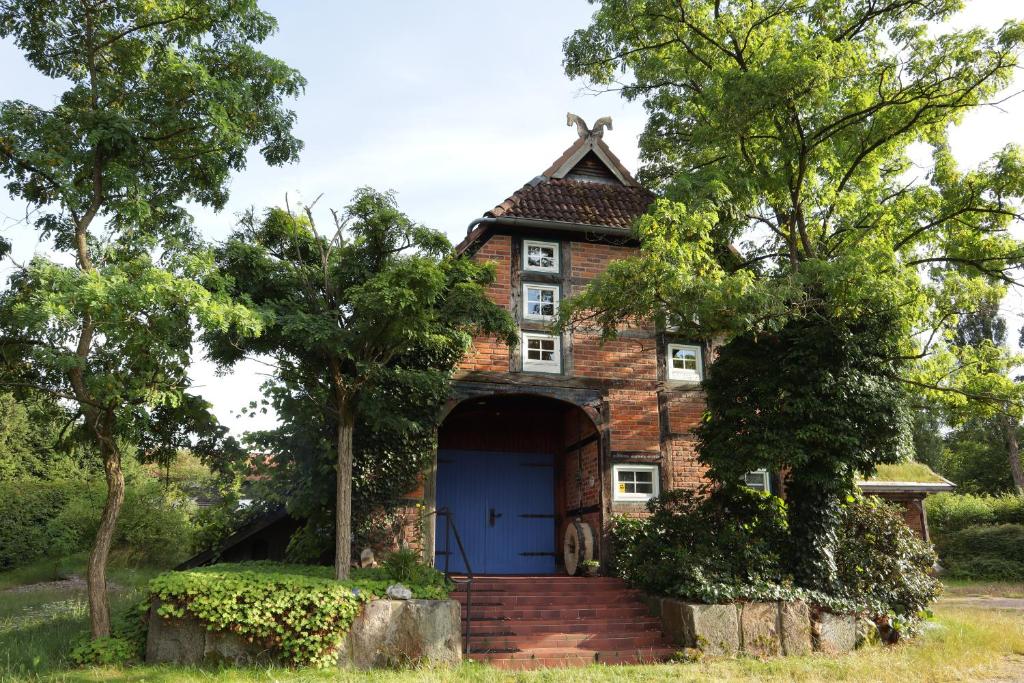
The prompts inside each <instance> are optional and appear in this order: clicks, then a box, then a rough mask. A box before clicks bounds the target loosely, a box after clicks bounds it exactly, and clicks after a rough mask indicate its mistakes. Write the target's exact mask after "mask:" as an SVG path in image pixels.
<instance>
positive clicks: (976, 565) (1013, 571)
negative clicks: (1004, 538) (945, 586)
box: [945, 555, 1024, 581]
mask: <svg viewBox="0 0 1024 683" xmlns="http://www.w3.org/2000/svg"><path fill="white" fill-rule="evenodd" d="M945 568H946V575H947V576H949V577H950V578H953V579H966V580H969V581H1024V560H1014V559H1009V558H1005V557H995V556H993V555H979V556H976V557H957V558H952V559H950V560H948V561H947V562H946V567H945Z"/></svg>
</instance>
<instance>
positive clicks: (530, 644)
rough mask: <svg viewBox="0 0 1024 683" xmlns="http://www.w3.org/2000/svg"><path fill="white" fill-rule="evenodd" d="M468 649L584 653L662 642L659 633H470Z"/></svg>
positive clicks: (658, 645)
mask: <svg viewBox="0 0 1024 683" xmlns="http://www.w3.org/2000/svg"><path fill="white" fill-rule="evenodd" d="M469 644H470V646H471V649H472V650H474V651H477V652H481V651H487V650H500V651H526V650H536V649H541V648H547V649H554V648H575V649H577V650H587V651H601V652H604V651H612V650H615V651H618V650H635V649H638V648H654V647H662V646H664V645H665V642H664V640H663V638H662V635H661V631H640V632H637V633H629V632H622V631H618V632H611V633H534V634H527V635H490V634H476V633H474V634H473V635H472V636H470V638H469Z"/></svg>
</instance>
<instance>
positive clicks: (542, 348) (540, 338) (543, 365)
mask: <svg viewBox="0 0 1024 683" xmlns="http://www.w3.org/2000/svg"><path fill="white" fill-rule="evenodd" d="M523 370H529V371H531V372H561V371H562V340H561V338H560V337H558V336H556V335H553V334H540V333H538V332H523Z"/></svg>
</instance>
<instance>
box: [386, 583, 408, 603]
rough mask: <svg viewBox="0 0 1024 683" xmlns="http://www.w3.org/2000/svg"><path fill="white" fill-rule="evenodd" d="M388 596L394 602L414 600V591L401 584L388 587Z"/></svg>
mask: <svg viewBox="0 0 1024 683" xmlns="http://www.w3.org/2000/svg"><path fill="white" fill-rule="evenodd" d="M387 594H388V597H389V598H391V599H392V600H412V591H411V590H410V589H409V588H407V587H406V586H403V585H402V584H400V583H393V584H391V585H390V586H388V590H387Z"/></svg>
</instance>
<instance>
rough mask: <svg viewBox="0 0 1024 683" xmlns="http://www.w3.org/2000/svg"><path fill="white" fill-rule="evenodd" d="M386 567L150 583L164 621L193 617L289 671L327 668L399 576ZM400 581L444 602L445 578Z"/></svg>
mask: <svg viewBox="0 0 1024 683" xmlns="http://www.w3.org/2000/svg"><path fill="white" fill-rule="evenodd" d="M391 574H392V572H390V571H389V567H388V566H384V567H380V568H371V569H353V570H352V578H351V579H349V580H348V581H337V580H335V579H334V578H333V572H332V570H331V568H330V567H319V566H306V565H287V564H278V563H274V562H243V563H238V564H221V565H213V566H210V567H203V568H200V569H195V570H191V571H185V572H168V573H166V574H161V575H160V576H158V577H156V578H155V579H153V580H152V581H151V582H150V585H149V595H150V598H151V599H159V600H160V603H161V604H160V606H159V608H158V614H160V615H161V616H163V617H185V616H192V617H195V618H197V619H199V620H200V621H202V622H203V623H205V624H206V625H207V626H208V627H209V628H210V629H211V630H216V631H230V632H233V633H235V634H237V635H239V636H241V637H242V638H244V639H246V640H248V641H249V642H254V643H261V644H262V645H265V646H266V647H267V648H268V649H271V650H273V651H275V652H277V653H278V654H279V655H280V657H281V659H282V660H283V661H284V662H286V663H288V664H291V665H294V666H303V665H306V666H309V665H312V666H321V667H323V666H329V665H330V664H332V663H333V661H334V659H335V657H336V653H337V649H338V647H339V645H340V644H341V639H342V636H343V635H344V634H345V632H346V631H347V630H348V628H349V626H351V624H352V620H353V619H355V617H356V616H357V615H358V614H359V610H360V607H361V606H362V604H363V603H365V602H369V601H370V600H374V599H377V598H381V597H384V596H385V594H386V591H387V587H388V586H389V585H390V584H392V583H394V582H395V581H396V579H398V578H404V577H395V576H392V575H391ZM410 576H411V579H412V580H409V578H406V581H408V583H407V585H408V587H409V588H410V589H411V590H412V594H413V597H414V598H423V599H438V600H440V599H445V598H447V597H448V593H449V592H450V585H449V584H448V583H447V582H446V581H445V578H444V575H443V574H441V573H440V572H437V571H435V570H433V569H430V568H429V567H424V566H419V567H417V569H416V571H415V573H414V574H411V575H410Z"/></svg>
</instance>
